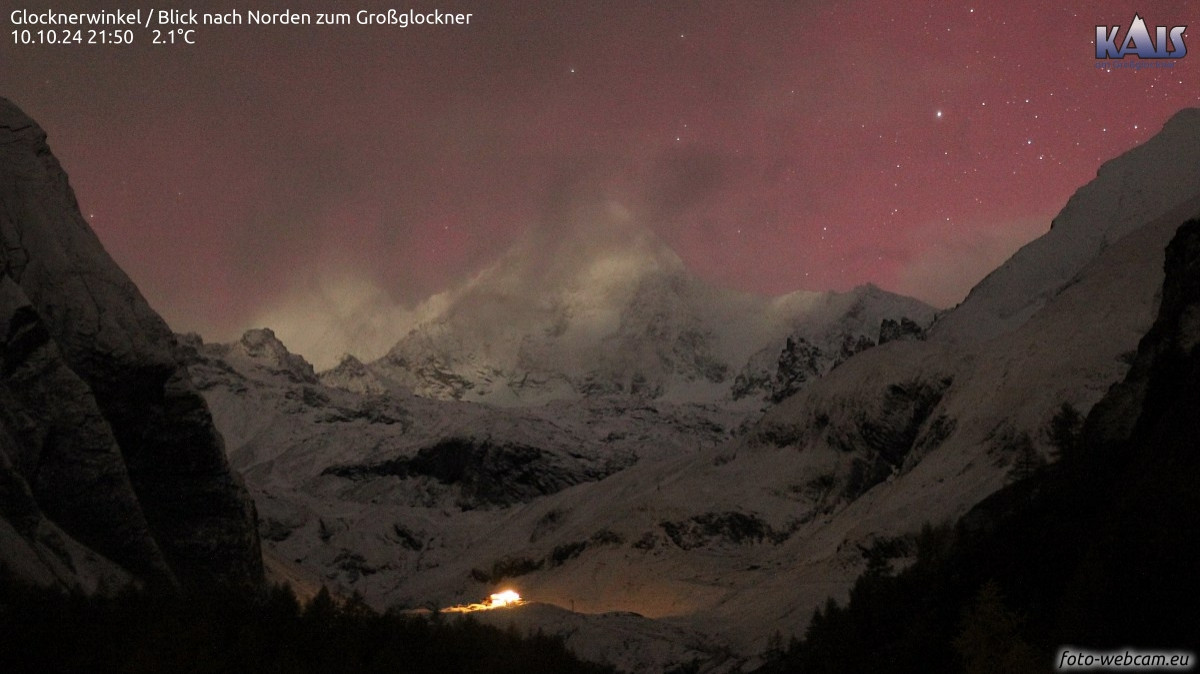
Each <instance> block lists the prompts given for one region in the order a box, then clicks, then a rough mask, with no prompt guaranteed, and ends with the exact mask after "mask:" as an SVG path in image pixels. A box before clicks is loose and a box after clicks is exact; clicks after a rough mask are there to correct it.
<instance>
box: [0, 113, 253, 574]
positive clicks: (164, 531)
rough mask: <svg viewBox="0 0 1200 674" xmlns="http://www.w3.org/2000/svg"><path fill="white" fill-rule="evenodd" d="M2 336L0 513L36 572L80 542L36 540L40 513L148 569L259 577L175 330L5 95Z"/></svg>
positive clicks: (73, 567) (235, 482)
mask: <svg viewBox="0 0 1200 674" xmlns="http://www.w3.org/2000/svg"><path fill="white" fill-rule="evenodd" d="M0 339H2V340H3V341H2V342H0V363H2V366H0V403H2V404H0V438H2V439H3V441H2V442H0V454H2V455H3V460H0V473H3V475H2V476H0V482H3V483H4V484H5V485H7V491H8V493H9V494H10V496H11V495H14V494H15V495H16V496H15V497H12V498H7V499H3V498H0V508H3V510H0V516H2V517H3V519H4V520H6V521H7V524H9V525H11V526H12V527H13V529H15V530H16V531H18V532H22V534H21V535H22V538H23V540H24V541H26V543H28V544H29V546H30V548H29V549H31V550H35V551H36V554H35V555H34V556H35V557H38V558H40V559H41V560H42V562H43V564H42V567H43V570H45V569H50V568H52V567H53V568H54V569H58V571H55V572H53V573H51V574H50V575H51V576H53V577H54V579H55V580H58V581H60V582H65V583H75V582H81V579H80V575H81V574H82V571H81V569H79V568H78V565H77V564H76V563H75V561H73V559H79V558H82V557H87V556H88V555H87V554H83V555H82V557H81V556H80V555H75V556H74V558H72V557H71V556H70V555H67V556H64V554H60V552H61V551H59V552H56V551H55V550H53V549H51V548H47V547H46V546H44V545H42V544H40V543H38V541H36V540H35V536H34V530H35V529H36V528H37V527H39V526H42V524H47V525H52V526H53V527H56V528H59V529H61V531H62V532H64V533H65V535H66V536H68V537H69V538H71V539H73V540H74V541H75V542H77V543H79V544H82V545H81V546H76V547H78V548H79V549H80V550H90V551H92V552H93V553H95V555H94V556H98V557H99V558H103V559H107V560H111V562H115V563H116V564H118V565H120V567H121V568H123V569H124V570H125V571H127V572H129V573H132V574H133V575H134V576H136V577H138V578H141V579H143V580H147V581H150V582H153V583H165V584H168V585H174V584H177V583H178V584H181V585H183V586H202V585H204V584H207V583H210V582H214V581H221V582H233V583H256V582H258V581H259V580H260V579H261V576H262V563H261V557H260V554H259V543H258V537H257V534H256V530H255V514H254V506H253V503H252V502H251V501H250V499H249V497H248V496H247V493H246V490H245V489H244V487H243V486H242V484H241V482H240V480H239V479H238V478H237V476H236V475H235V474H234V473H233V472H232V471H231V470H230V468H229V465H228V464H227V462H226V459H225V454H224V448H223V442H222V439H221V436H220V434H219V433H218V432H217V431H216V429H215V428H214V426H213V424H212V420H211V418H210V416H209V414H208V409H207V407H206V405H205V403H204V400H203V399H202V398H201V397H200V395H199V394H198V393H197V391H196V389H195V387H194V386H193V385H192V383H191V380H190V377H189V375H188V372H187V370H186V368H185V367H184V366H183V365H182V364H181V363H180V361H179V359H178V357H177V349H178V345H177V343H176V340H175V338H174V336H173V335H172V333H171V331H170V330H169V329H168V327H167V325H166V324H165V323H164V322H163V320H162V319H161V318H160V317H159V316H158V315H157V314H156V313H155V312H154V311H153V310H152V309H151V308H150V306H149V305H148V304H147V303H146V301H145V299H144V298H142V296H141V294H140V293H139V292H138V290H137V288H136V287H135V286H134V285H133V283H132V282H131V281H130V280H129V278H128V277H127V276H126V275H125V274H124V272H122V271H121V269H120V268H119V267H118V266H117V265H116V263H115V262H114V261H113V260H112V259H111V258H110V257H109V256H108V254H107V253H106V252H105V251H104V249H103V247H102V246H101V244H100V241H99V240H98V239H97V238H96V236H95V234H94V233H93V232H92V231H91V229H90V228H89V227H88V225H87V223H86V221H85V220H84V219H83V216H82V215H81V214H80V213H79V208H78V205H77V204H76V201H75V195H74V193H73V192H72V190H71V188H70V185H69V184H68V181H67V176H66V174H65V173H64V172H63V170H62V168H61V167H60V166H59V164H58V161H57V160H56V159H55V158H54V156H53V155H52V154H51V153H50V149H49V147H48V146H47V145H46V134H45V132H43V131H42V130H41V129H40V128H39V127H38V126H37V125H36V124H35V123H34V122H33V121H31V120H30V119H29V118H28V117H26V116H25V115H24V113H22V112H21V111H20V110H19V109H18V108H17V107H16V106H14V105H13V104H12V103H10V102H8V101H6V100H4V99H0ZM25 492H27V495H28V498H27V499H22V498H21V496H20V494H21V493H25ZM31 518H32V519H31ZM39 518H40V519H39ZM43 519H44V520H45V522H42V520H43ZM31 523H33V524H32V525H31ZM62 547H63V549H66V548H70V547H71V544H65V545H64V546H62ZM14 550H16V548H14V547H10V546H7V545H6V546H5V547H4V549H3V550H0V555H2V556H3V558H7V557H9V556H10V553H12V554H13V555H16V554H18V553H17V552H14ZM26 558H27V559H31V558H29V557H28V555H26ZM52 558H53V559H52ZM97 565H101V566H102V565H103V564H102V563H100V562H97ZM26 566H28V567H30V568H34V567H36V566H37V564H35V563H31V564H27V565H26ZM63 569H66V571H65V572H64V571H62V570H63ZM33 575H35V576H37V578H35V579H36V580H43V581H44V580H47V579H48V576H47V575H46V574H44V573H43V574H36V573H35V574H33Z"/></svg>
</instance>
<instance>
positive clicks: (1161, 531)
mask: <svg viewBox="0 0 1200 674" xmlns="http://www.w3.org/2000/svg"><path fill="white" fill-rule="evenodd" d="M1165 271H1166V278H1165V281H1164V283H1163V290H1162V302H1161V305H1160V310H1159V314H1158V317H1157V320H1156V321H1155V323H1154V325H1153V327H1152V328H1151V329H1150V331H1149V332H1148V333H1147V334H1146V336H1145V337H1144V338H1143V339H1142V341H1141V343H1140V344H1139V347H1138V351H1137V355H1136V359H1135V361H1134V363H1133V366H1132V368H1131V369H1130V371H1129V374H1128V375H1127V377H1126V378H1125V379H1124V380H1123V381H1122V382H1120V383H1118V384H1116V385H1114V386H1113V387H1112V389H1111V390H1110V391H1109V392H1108V394H1107V395H1106V396H1105V398H1104V399H1103V400H1102V401H1101V402H1100V403H1098V404H1097V405H1096V406H1095V407H1094V408H1093V410H1092V412H1091V413H1090V414H1089V415H1088V418H1087V420H1086V422H1085V423H1083V424H1082V428H1080V427H1079V424H1078V421H1079V420H1078V417H1075V416H1073V415H1072V413H1071V411H1070V410H1069V409H1065V408H1064V410H1063V411H1062V413H1060V415H1059V416H1058V417H1056V419H1055V423H1054V424H1053V425H1052V426H1051V428H1049V429H1048V433H1050V434H1051V436H1052V439H1053V440H1054V442H1055V444H1056V445H1057V446H1058V448H1059V450H1060V452H1061V455H1060V460H1059V461H1058V462H1057V463H1055V464H1053V465H1051V466H1049V467H1046V468H1043V469H1040V470H1031V471H1029V472H1031V473H1032V474H1031V475H1030V476H1029V477H1027V478H1025V479H1023V480H1021V481H1019V482H1016V483H1014V484H1012V485H1010V486H1008V487H1006V488H1005V489H1003V490H1001V491H1000V492H998V493H997V494H995V495H994V496H993V497H991V498H989V499H988V500H986V501H984V502H983V503H981V504H980V505H979V506H977V507H976V508H975V509H974V510H973V511H972V512H971V513H970V514H969V515H968V516H967V517H966V518H964V519H963V521H962V522H961V523H960V524H959V525H958V526H957V527H956V528H955V529H954V530H944V531H934V530H927V531H926V532H925V533H924V534H923V535H922V536H921V537H920V538H919V539H918V540H917V542H916V546H917V547H918V548H919V549H918V550H917V554H918V561H917V562H916V563H915V564H914V565H913V566H911V567H910V568H908V569H906V570H904V571H903V572H901V573H899V574H897V575H893V574H892V573H891V570H890V563H889V559H888V558H889V557H890V556H893V555H895V554H897V553H898V552H902V551H901V550H896V549H892V550H889V549H888V546H886V545H881V546H879V547H878V548H877V549H875V550H873V551H871V555H872V557H873V559H872V561H873V563H872V565H871V569H870V570H869V571H868V572H867V574H865V575H864V576H863V577H862V578H861V579H860V580H859V581H858V583H857V584H856V585H855V587H854V590H853V591H852V593H851V598H850V602H849V605H848V606H846V607H841V606H837V605H836V604H833V603H832V602H831V603H830V604H829V605H827V606H826V608H825V609H824V610H822V611H818V612H817V615H816V616H815V617H814V619H813V621H812V623H811V625H810V626H809V628H808V630H807V634H806V637H805V639H804V640H803V641H801V642H794V643H793V644H792V645H791V646H790V647H789V648H787V649H786V650H783V649H780V650H779V651H777V652H776V653H774V654H773V655H774V657H773V662H771V663H770V664H769V665H767V666H766V667H765V668H764V669H763V671H766V672H791V671H802V672H861V671H891V672H953V671H968V672H973V671H1013V672H1021V671H1046V670H1048V669H1051V668H1052V667H1053V664H1054V663H1055V662H1057V660H1056V655H1055V654H1056V653H1057V652H1058V651H1059V649H1060V647H1065V646H1071V647H1072V648H1073V650H1075V651H1078V650H1080V649H1087V650H1091V651H1106V650H1121V651H1124V650H1125V649H1128V648H1134V649H1141V650H1160V651H1177V650H1181V649H1182V650H1190V651H1193V652H1194V651H1195V649H1196V648H1197V647H1200V623H1197V622H1196V620H1195V617H1196V615H1197V614H1198V612H1200V575H1198V574H1197V573H1196V570H1195V563H1196V559H1197V555H1198V553H1200V540H1198V537H1197V532H1200V490H1197V489H1196V484H1197V482H1198V481H1200V450H1198V449H1197V447H1200V443H1198V441H1197V438H1198V437H1200V221H1191V222H1189V223H1187V224H1185V225H1184V226H1182V227H1181V228H1180V229H1179V231H1178V233H1177V234H1176V236H1175V238H1174V240H1173V241H1172V242H1171V244H1170V245H1169V246H1168V248H1167V252H1166V261H1165ZM895 547H897V548H899V547H903V544H897V545H896V546H895Z"/></svg>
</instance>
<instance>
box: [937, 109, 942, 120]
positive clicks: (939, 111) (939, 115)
mask: <svg viewBox="0 0 1200 674" xmlns="http://www.w3.org/2000/svg"><path fill="white" fill-rule="evenodd" d="M937 118H938V119H941V118H942V111H941V110H938V111H937Z"/></svg>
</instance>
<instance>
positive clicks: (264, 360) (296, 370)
mask: <svg viewBox="0 0 1200 674" xmlns="http://www.w3.org/2000/svg"><path fill="white" fill-rule="evenodd" d="M229 356H230V357H231V358H234V359H244V360H248V361H250V362H252V363H254V364H256V365H258V366H260V367H264V368H266V369H268V370H270V371H272V372H280V373H286V374H288V375H290V376H291V377H292V378H293V379H295V380H297V381H309V382H315V381H316V379H317V375H316V372H314V371H313V366H312V365H311V364H310V363H309V362H308V361H307V360H305V359H304V357H303V356H298V355H296V354H294V353H292V352H291V351H288V348H287V347H286V346H284V345H283V342H281V341H279V338H278V337H276V336H275V333H274V332H273V331H272V330H271V329H270V328H254V329H251V330H247V331H246V332H245V334H243V335H242V338H241V339H240V340H238V341H236V342H234V343H233V344H232V345H231V346H230V352H229Z"/></svg>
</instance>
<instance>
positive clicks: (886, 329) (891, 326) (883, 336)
mask: <svg viewBox="0 0 1200 674" xmlns="http://www.w3.org/2000/svg"><path fill="white" fill-rule="evenodd" d="M898 339H915V340H923V339H925V328H922V327H921V326H920V324H918V323H917V322H916V321H914V320H911V319H909V318H907V317H906V318H901V319H900V320H898V321H896V320H892V319H890V318H885V319H883V322H882V323H880V324H879V343H880V344H887V343H888V342H894V341H896V340H898Z"/></svg>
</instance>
